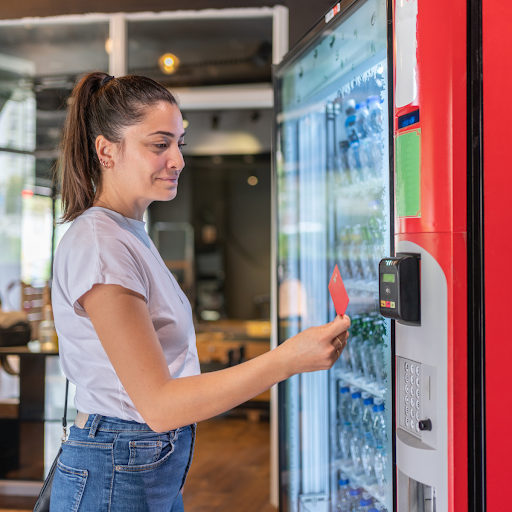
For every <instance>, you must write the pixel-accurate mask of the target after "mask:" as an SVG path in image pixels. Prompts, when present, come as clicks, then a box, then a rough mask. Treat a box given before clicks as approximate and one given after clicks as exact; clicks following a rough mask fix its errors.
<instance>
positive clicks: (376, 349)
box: [372, 321, 387, 390]
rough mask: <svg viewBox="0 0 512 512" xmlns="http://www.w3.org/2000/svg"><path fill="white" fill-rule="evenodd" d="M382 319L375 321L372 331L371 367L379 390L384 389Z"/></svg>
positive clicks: (383, 326)
mask: <svg viewBox="0 0 512 512" xmlns="http://www.w3.org/2000/svg"><path fill="white" fill-rule="evenodd" d="M384 334H385V323H384V321H377V322H376V325H375V330H374V332H373V352H372V356H373V368H374V373H375V382H376V385H377V388H378V389H380V390H385V389H386V378H387V374H386V370H385V366H384V350H385V346H384Z"/></svg>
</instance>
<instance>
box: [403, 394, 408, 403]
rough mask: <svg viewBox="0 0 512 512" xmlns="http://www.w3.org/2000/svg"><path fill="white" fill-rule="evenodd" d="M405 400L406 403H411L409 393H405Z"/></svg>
mask: <svg viewBox="0 0 512 512" xmlns="http://www.w3.org/2000/svg"><path fill="white" fill-rule="evenodd" d="M404 401H405V404H406V405H409V395H405V397H404Z"/></svg>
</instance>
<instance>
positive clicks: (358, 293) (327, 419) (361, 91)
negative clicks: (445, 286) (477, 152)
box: [276, 0, 392, 512]
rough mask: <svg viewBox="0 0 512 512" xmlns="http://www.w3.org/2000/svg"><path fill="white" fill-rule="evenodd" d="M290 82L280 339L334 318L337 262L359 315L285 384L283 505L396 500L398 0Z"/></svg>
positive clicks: (321, 44)
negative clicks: (329, 355) (393, 25)
mask: <svg viewBox="0 0 512 512" xmlns="http://www.w3.org/2000/svg"><path fill="white" fill-rule="evenodd" d="M277 78H278V85H277V87H278V91H279V99H280V103H279V104H278V106H277V112H278V113H277V140H276V164H277V165H276V168H277V202H278V206H277V217H278V287H279V297H278V311H279V327H280V328H279V338H280V339H279V341H280V342H282V341H284V340H285V339H286V338H288V337H290V336H293V335H294V334H296V333H297V332H298V331H300V330H302V329H305V328H307V327H309V326H313V325H319V324H322V323H326V322H328V321H330V320H332V319H333V318H334V316H335V311H334V306H333V304H332V302H331V300H330V298H329V294H328V288H327V284H328V281H329V278H330V276H331V274H332V272H333V270H334V266H335V265H336V264H337V265H338V266H339V268H340V272H341V275H342V277H343V280H344V282H345V287H346V289H347V292H348V294H349V297H350V305H349V308H348V310H347V313H348V314H349V315H350V316H351V318H352V327H351V330H350V331H351V332H350V334H351V337H350V338H349V343H348V346H347V349H345V351H344V352H343V354H342V357H341V358H340V359H339V361H338V362H337V363H336V365H335V367H334V368H333V369H332V370H331V371H329V372H317V373H311V374H303V375H298V376H296V377H294V378H293V379H290V380H288V381H287V382H286V383H285V384H284V403H282V405H281V406H282V407H283V411H282V414H281V418H282V419H283V420H284V421H283V423H284V424H282V425H281V428H282V430H281V432H282V433H283V434H284V447H285V448H284V451H283V453H284V459H283V460H282V461H281V462H282V464H281V465H282V468H281V469H282V471H283V473H282V482H283V488H282V503H283V504H284V506H283V509H284V510H285V511H290V512H291V511H294V512H302V511H304V512H306V511H334V510H344V508H343V507H345V506H346V505H347V503H348V502H347V501H346V500H349V501H350V500H351V503H352V505H354V504H355V503H356V502H357V506H363V505H361V503H363V502H364V503H365V504H366V505H364V506H369V504H371V505H373V506H377V507H381V509H383V508H388V509H390V510H392V467H391V466H392V452H391V432H392V430H391V410H392V389H391V381H390V376H391V371H390V368H391V366H390V365H391V348H390V324H389V321H387V320H384V319H382V318H381V317H380V315H379V314H378V307H377V305H378V302H377V300H378V263H379V261H380V259H381V258H382V257H384V256H385V255H386V254H388V253H389V240H390V218H389V189H388V183H389V155H388V144H389V139H388V128H387V127H388V117H387V116H388V114H387V112H388V103H387V102H388V92H387V91H388V85H387V83H386V82H387V45H386V4H385V2H384V1H383V0H367V1H360V2H358V3H357V4H356V5H355V6H354V7H353V8H352V9H351V10H350V11H349V12H348V13H347V14H345V15H344V16H343V17H340V20H339V21H338V22H337V25H334V26H331V25H329V26H328V30H325V31H324V32H323V33H322V34H321V35H320V36H319V38H318V39H317V40H315V41H313V42H312V43H311V45H310V46H308V47H306V48H305V50H304V51H302V53H299V54H298V56H297V57H296V58H295V59H294V60H293V61H292V62H291V63H290V64H289V65H288V66H286V67H285V68H283V69H282V70H280V71H279V73H278V77H277ZM290 283H292V285H290ZM299 284H300V286H299ZM286 290H289V291H288V292H287V293H286ZM298 290H300V294H298ZM299 297H300V300H299ZM297 302H300V303H301V304H302V303H304V306H301V307H300V308H298V307H297V304H295V303H297ZM290 304H292V305H293V304H295V307H290Z"/></svg>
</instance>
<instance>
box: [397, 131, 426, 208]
mask: <svg viewBox="0 0 512 512" xmlns="http://www.w3.org/2000/svg"><path fill="white" fill-rule="evenodd" d="M420 157H421V129H420V128H418V129H417V130H414V131H410V132H407V133H402V134H401V135H398V136H397V137H396V138H395V158H396V213H397V215H398V217H421V166H420Z"/></svg>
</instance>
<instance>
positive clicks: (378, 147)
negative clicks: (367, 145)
mask: <svg viewBox="0 0 512 512" xmlns="http://www.w3.org/2000/svg"><path fill="white" fill-rule="evenodd" d="M366 102H367V104H368V114H369V115H368V125H369V128H370V137H369V139H370V141H371V155H372V156H371V159H372V164H373V174H374V176H376V177H378V176H380V175H381V170H382V129H383V126H382V107H381V100H380V97H379V96H370V97H369V98H368V99H367V100H366Z"/></svg>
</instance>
